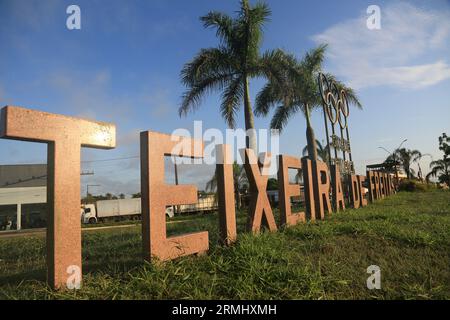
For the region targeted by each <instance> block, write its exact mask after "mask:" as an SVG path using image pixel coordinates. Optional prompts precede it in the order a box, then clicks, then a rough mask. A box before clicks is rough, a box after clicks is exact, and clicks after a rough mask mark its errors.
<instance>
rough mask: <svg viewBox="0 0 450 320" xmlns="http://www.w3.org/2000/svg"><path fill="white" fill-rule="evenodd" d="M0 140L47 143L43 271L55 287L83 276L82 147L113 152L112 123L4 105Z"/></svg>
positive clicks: (114, 140) (61, 286) (63, 285)
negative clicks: (74, 272) (72, 275)
mask: <svg viewBox="0 0 450 320" xmlns="http://www.w3.org/2000/svg"><path fill="white" fill-rule="evenodd" d="M0 128H1V129H0V137H2V138H8V139H15V140H24V141H34V142H44V143H47V146H48V147H47V148H48V149H47V150H48V151H47V152H48V153H47V161H48V174H47V204H48V209H49V211H48V218H47V271H48V283H49V285H50V286H51V287H53V288H65V287H66V285H67V280H68V277H69V276H70V273H68V270H71V268H77V270H80V272H81V221H80V153H81V151H80V148H81V147H90V148H104V149H110V148H114V147H115V145H116V128H115V126H114V125H113V124H109V123H102V122H93V121H87V120H82V119H77V118H70V117H65V116H61V115H56V114H51V113H45V112H40V111H35V110H29V109H24V108H19V107H12V106H6V107H4V108H3V109H2V112H1V125H0Z"/></svg>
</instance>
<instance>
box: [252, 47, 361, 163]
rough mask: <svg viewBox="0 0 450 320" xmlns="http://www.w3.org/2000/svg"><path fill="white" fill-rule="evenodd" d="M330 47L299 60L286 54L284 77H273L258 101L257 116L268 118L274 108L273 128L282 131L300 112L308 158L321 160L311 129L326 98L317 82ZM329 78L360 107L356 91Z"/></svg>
mask: <svg viewBox="0 0 450 320" xmlns="http://www.w3.org/2000/svg"><path fill="white" fill-rule="evenodd" d="M325 50H326V45H321V46H319V47H317V48H315V49H313V50H311V51H309V52H308V53H306V55H305V56H304V57H303V59H301V60H298V59H297V58H295V57H294V56H293V55H291V54H284V55H283V59H280V63H281V64H282V67H281V69H283V71H284V72H283V76H281V77H280V76H278V77H272V78H270V79H269V81H268V83H267V84H266V85H265V86H264V87H263V89H262V90H261V92H259V94H258V96H257V98H256V108H255V113H256V115H263V116H265V115H267V114H268V113H269V111H270V110H271V109H272V108H275V114H274V116H273V118H272V121H271V124H270V126H271V127H272V128H273V129H279V130H282V129H283V128H284V127H285V126H286V124H287V122H288V120H289V119H290V118H291V117H292V116H293V115H294V114H296V113H298V112H300V113H301V114H303V115H304V116H305V119H306V140H307V145H308V157H309V158H310V159H312V160H317V159H318V156H317V146H316V139H315V135H314V130H313V128H312V126H311V111H312V110H314V109H317V108H322V98H321V94H320V90H319V84H318V81H317V78H318V75H319V72H321V71H322V65H323V61H324V55H325ZM326 76H327V78H328V79H330V80H333V81H334V82H335V83H336V86H337V89H338V90H339V91H341V90H345V92H346V96H347V100H348V102H349V103H350V104H353V105H355V106H356V107H358V108H362V107H361V103H360V101H359V99H358V97H357V96H356V93H355V92H354V90H353V89H352V88H349V87H347V86H345V85H344V84H343V83H342V82H339V81H337V80H336V78H335V77H334V76H333V75H331V74H326Z"/></svg>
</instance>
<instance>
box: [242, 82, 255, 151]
mask: <svg viewBox="0 0 450 320" xmlns="http://www.w3.org/2000/svg"><path fill="white" fill-rule="evenodd" d="M244 78H245V79H244V81H245V83H244V109H245V110H244V116H245V130H246V131H247V130H251V131H248V132H247V133H248V134H249V136H248V137H247V139H246V146H247V148H250V149H252V150H253V151H255V152H256V151H257V150H256V132H255V120H254V118H253V110H252V105H251V102H250V92H249V85H248V78H247V76H245V77H244Z"/></svg>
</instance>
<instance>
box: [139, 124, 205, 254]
mask: <svg viewBox="0 0 450 320" xmlns="http://www.w3.org/2000/svg"><path fill="white" fill-rule="evenodd" d="M164 156H181V157H190V158H201V157H203V142H202V141H199V140H194V139H190V138H185V137H178V136H170V135H167V134H162V133H157V132H152V131H145V132H141V194H142V242H143V249H144V258H145V259H146V260H148V261H150V260H151V258H152V257H156V258H158V259H160V260H170V259H175V258H177V257H180V256H185V255H190V254H195V253H203V252H205V251H207V250H208V248H209V242H208V232H207V231H203V232H197V233H192V234H185V235H181V236H176V237H170V238H167V233H166V213H165V212H166V206H171V205H182V204H192V203H197V201H198V199H197V188H196V187H195V186H193V185H168V184H166V183H165V181H164Z"/></svg>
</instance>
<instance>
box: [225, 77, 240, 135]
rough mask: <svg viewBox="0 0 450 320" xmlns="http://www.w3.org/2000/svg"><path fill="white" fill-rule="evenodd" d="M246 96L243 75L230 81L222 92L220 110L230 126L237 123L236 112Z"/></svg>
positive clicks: (232, 126)
mask: <svg viewBox="0 0 450 320" xmlns="http://www.w3.org/2000/svg"><path fill="white" fill-rule="evenodd" d="M243 96H244V87H243V81H242V77H237V78H235V79H233V80H232V81H230V83H229V84H228V86H227V87H226V88H225V90H224V91H223V94H222V104H221V106H220V111H221V114H222V117H223V118H224V119H225V120H226V122H227V124H228V126H229V127H230V128H234V127H235V124H236V113H237V111H238V110H239V106H240V103H241V101H242V99H243Z"/></svg>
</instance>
